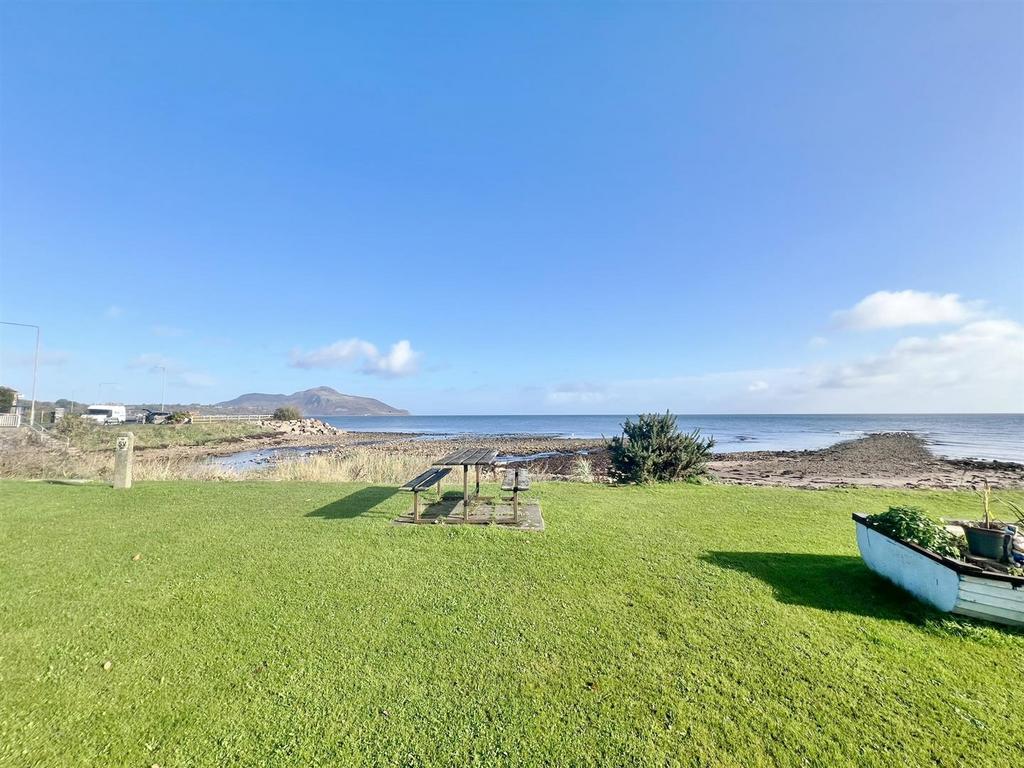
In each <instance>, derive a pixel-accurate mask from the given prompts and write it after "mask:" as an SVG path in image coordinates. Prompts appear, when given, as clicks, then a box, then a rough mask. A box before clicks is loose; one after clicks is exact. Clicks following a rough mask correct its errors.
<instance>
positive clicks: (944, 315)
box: [833, 291, 978, 330]
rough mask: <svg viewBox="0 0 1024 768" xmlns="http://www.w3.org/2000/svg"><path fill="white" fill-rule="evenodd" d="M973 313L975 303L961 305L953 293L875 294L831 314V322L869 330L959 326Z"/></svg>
mask: <svg viewBox="0 0 1024 768" xmlns="http://www.w3.org/2000/svg"><path fill="white" fill-rule="evenodd" d="M977 311H978V304H977V303H970V304H968V303H965V302H963V301H961V299H960V297H959V296H958V295H957V294H955V293H946V294H942V295H939V294H937V293H924V292H922V291H877V292H876V293H872V294H871V295H870V296H866V297H865V298H863V299H861V300H860V301H859V302H857V303H856V304H855V305H854V306H853V307H852V308H851V309H844V310H840V311H838V312H836V313H834V314H833V319H834V320H835V322H836V323H837V324H838V325H839V326H840V327H843V328H852V329H856V330H873V329H877V328H901V327H904V326H908V325H938V324H956V323H963V322H966V321H967V320H969V319H970V318H971V317H973V316H974V315H975V314H976V313H977Z"/></svg>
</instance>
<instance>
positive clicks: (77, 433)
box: [53, 413, 96, 442]
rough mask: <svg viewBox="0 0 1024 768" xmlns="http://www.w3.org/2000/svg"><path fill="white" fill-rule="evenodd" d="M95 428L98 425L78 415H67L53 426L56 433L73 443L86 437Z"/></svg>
mask: <svg viewBox="0 0 1024 768" xmlns="http://www.w3.org/2000/svg"><path fill="white" fill-rule="evenodd" d="M95 428H96V425H95V424H94V423H93V422H91V421H89V420H88V419H83V418H82V416H81V415H80V414H77V413H66V414H64V417H63V418H61V419H57V423H56V424H54V425H53V431H54V432H56V433H57V434H58V435H60V436H61V437H66V438H68V439H69V440H71V442H75V441H77V440H78V439H80V438H82V437H84V436H85V435H87V434H88V433H90V432H92V431H93V430H94V429H95Z"/></svg>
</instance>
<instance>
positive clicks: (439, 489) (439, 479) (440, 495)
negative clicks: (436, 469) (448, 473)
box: [437, 477, 444, 501]
mask: <svg viewBox="0 0 1024 768" xmlns="http://www.w3.org/2000/svg"><path fill="white" fill-rule="evenodd" d="M442 480H444V478H443V477H439V478H437V500H438V501H440V500H441V498H442V496H443V495H444V494H442V493H441V481H442Z"/></svg>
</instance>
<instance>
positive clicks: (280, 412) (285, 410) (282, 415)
mask: <svg viewBox="0 0 1024 768" xmlns="http://www.w3.org/2000/svg"><path fill="white" fill-rule="evenodd" d="M301 418H302V414H301V413H299V409H298V408H296V407H295V406H294V405H282V406H281V407H280V408H278V409H277V410H276V411H274V420H275V421H295V420H296V419H301Z"/></svg>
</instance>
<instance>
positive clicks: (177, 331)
mask: <svg viewBox="0 0 1024 768" xmlns="http://www.w3.org/2000/svg"><path fill="white" fill-rule="evenodd" d="M151 330H152V331H153V335H154V336H160V337H162V338H167V339H173V338H178V337H179V336H184V335H185V330H184V329H183V328H178V327H176V326H173V325H154V326H153V327H152V328H151Z"/></svg>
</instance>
